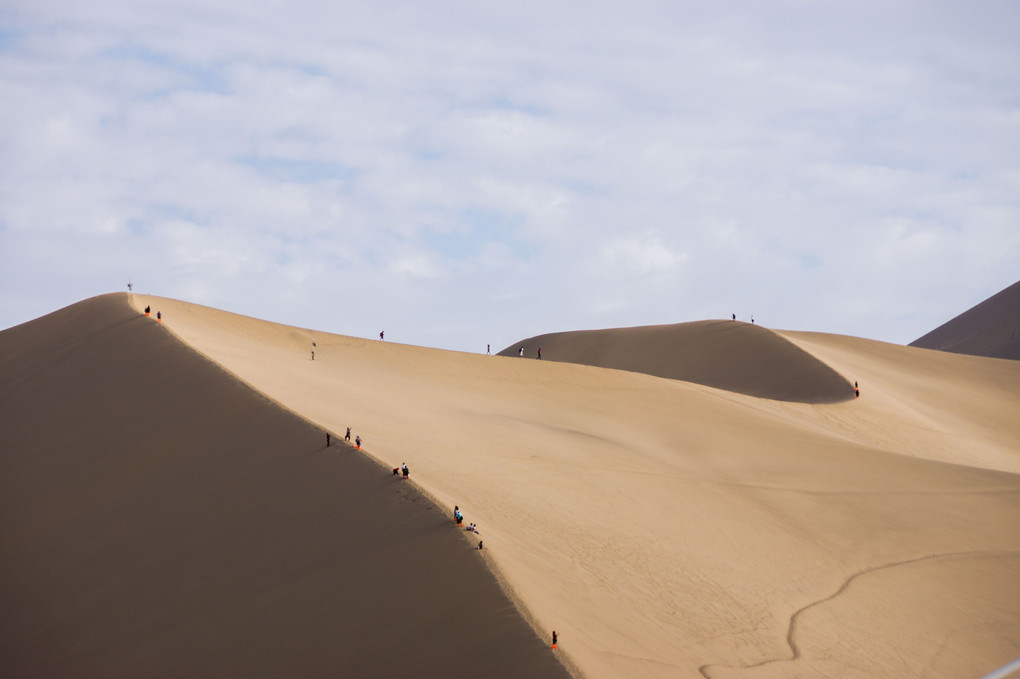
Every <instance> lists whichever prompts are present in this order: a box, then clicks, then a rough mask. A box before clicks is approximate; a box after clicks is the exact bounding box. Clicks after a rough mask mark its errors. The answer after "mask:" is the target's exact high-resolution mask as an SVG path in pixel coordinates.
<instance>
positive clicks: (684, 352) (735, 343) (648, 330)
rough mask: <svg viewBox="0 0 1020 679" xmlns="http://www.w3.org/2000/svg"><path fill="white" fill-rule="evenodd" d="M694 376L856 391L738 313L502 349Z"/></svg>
mask: <svg viewBox="0 0 1020 679" xmlns="http://www.w3.org/2000/svg"><path fill="white" fill-rule="evenodd" d="M521 350H523V351H524V356H526V357H529V358H530V357H537V356H538V352H539V351H541V352H542V360H552V361H565V362H567V363H580V364H583V365H591V366H597V367H600V368H616V369H619V370H629V371H632V372H639V373H645V374H648V375H655V376H656V377H667V378H670V379H674V380H684V381H685V382H696V383H697V384H704V385H706V386H709V387H716V388H717V389H725V390H726V391H732V392H736V393H738V394H747V395H749V396H758V397H759V398H770V399H778V400H781V401H797V402H801V403H836V402H839V401H847V400H849V399H851V398H853V397H854V388H853V386H852V385H851V384H850V383H849V382H848V381H847V380H846V379H845V378H844V377H842V376H840V375H839V373H837V372H836V371H835V370H833V369H832V368H830V367H829V366H827V365H826V364H824V363H822V362H821V361H819V360H818V359H817V358H815V357H814V356H812V355H811V354H809V353H807V352H806V351H803V350H802V349H800V348H798V347H797V346H796V345H795V344H793V343H791V342H789V341H787V340H786V339H785V338H783V337H782V336H780V335H778V334H776V333H774V332H771V331H769V330H766V329H765V328H762V327H761V326H757V325H753V324H750V323H741V322H737V321H695V322H692V323H677V324H674V325H649V326H644V327H639V328H609V329H605V330H575V331H572V332H558V333H550V334H546V335H539V336H537V337H531V338H529V339H526V340H524V341H522V342H519V343H517V344H513V345H511V346H509V347H507V348H506V349H504V350H502V351H501V352H499V355H501V356H520V352H521Z"/></svg>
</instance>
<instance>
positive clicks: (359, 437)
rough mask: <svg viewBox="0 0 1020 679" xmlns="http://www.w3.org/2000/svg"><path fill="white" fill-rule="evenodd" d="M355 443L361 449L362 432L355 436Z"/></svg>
mask: <svg viewBox="0 0 1020 679" xmlns="http://www.w3.org/2000/svg"><path fill="white" fill-rule="evenodd" d="M354 445H356V446H357V447H358V450H361V435H360V434H359V435H358V436H356V437H354Z"/></svg>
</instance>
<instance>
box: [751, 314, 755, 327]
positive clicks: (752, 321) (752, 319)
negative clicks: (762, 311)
mask: <svg viewBox="0 0 1020 679" xmlns="http://www.w3.org/2000/svg"><path fill="white" fill-rule="evenodd" d="M751 325H754V316H751Z"/></svg>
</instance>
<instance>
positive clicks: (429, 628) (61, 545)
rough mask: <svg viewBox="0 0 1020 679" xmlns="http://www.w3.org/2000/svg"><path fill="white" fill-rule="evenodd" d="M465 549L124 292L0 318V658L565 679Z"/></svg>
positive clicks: (225, 670)
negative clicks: (39, 313)
mask: <svg viewBox="0 0 1020 679" xmlns="http://www.w3.org/2000/svg"><path fill="white" fill-rule="evenodd" d="M472 546H473V545H472V544H471V543H470V542H469V541H467V540H466V539H465V538H464V536H463V533H462V531H458V530H457V529H456V528H455V527H454V526H453V523H452V520H451V518H450V517H449V515H448V514H447V513H446V511H445V510H441V509H439V508H437V507H436V506H434V505H433V504H432V503H430V502H429V501H428V500H427V498H426V497H424V496H423V495H421V493H419V492H418V491H417V490H416V489H415V488H414V487H413V486H412V484H410V483H406V482H404V481H402V480H400V479H399V478H396V477H393V476H392V475H390V474H389V473H388V470H385V469H382V468H380V467H379V465H378V464H377V463H375V462H374V461H372V460H370V459H368V458H366V457H365V456H362V455H360V454H358V453H356V452H354V451H353V450H352V449H351V448H349V447H346V446H342V445H334V446H331V447H329V448H326V447H325V437H324V435H323V432H322V431H321V430H320V429H319V428H317V427H314V426H312V425H310V424H308V423H307V422H306V421H304V420H302V419H299V418H297V417H295V416H293V415H292V414H291V413H289V412H287V411H285V410H283V409H281V408H279V407H278V406H277V405H276V404H274V403H273V402H271V401H270V400H268V399H266V398H264V397H262V396H260V395H259V394H257V393H256V392H254V391H253V390H252V389H250V388H249V387H247V386H246V385H244V384H242V383H241V382H239V381H237V380H236V379H234V378H232V377H231V376H229V375H228V374H227V373H225V372H224V371H223V370H222V369H220V368H218V367H217V366H216V365H214V364H212V363H210V362H209V361H207V360H206V359H204V358H203V357H202V356H200V355H199V354H197V353H196V352H194V351H193V350H191V349H189V348H188V347H186V346H185V345H183V344H182V343H181V342H179V341H178V340H177V339H176V338H175V337H174V336H173V335H172V334H170V333H169V332H168V331H167V329H166V328H165V327H163V326H160V325H158V324H157V323H156V322H155V320H154V319H152V318H145V317H143V316H141V315H139V314H138V313H137V312H136V311H135V310H134V309H132V308H131V307H130V306H129V305H128V304H127V300H126V297H125V295H108V296H103V297H100V298H95V299H92V300H87V301H85V302H82V303H79V304H76V305H73V306H71V307H68V308H67V309H63V310H61V311H58V312H56V313H53V314H50V315H48V316H45V317H43V318H40V319H37V320H35V321H32V322H30V323H26V324H23V325H21V326H18V327H15V328H11V329H8V330H5V331H4V332H2V333H0V676H2V677H5V678H11V677H33V678H34V677H74V678H80V677H103V678H109V677H131V678H136V677H182V678H183V677H188V678H193V677H379V678H380V679H382V678H390V677H415V678H417V677H437V678H439V677H442V678H444V679H445V678H447V677H464V678H465V679H466V678H469V677H470V678H472V679H474V678H475V677H506V678H508V679H510V678H517V677H522V676H526V677H567V676H568V674H567V672H566V671H565V670H564V669H563V667H562V665H561V664H560V663H559V661H558V658H557V657H556V656H555V655H554V654H553V652H552V650H551V649H549V648H548V647H547V645H546V641H545V640H544V639H539V637H538V636H536V635H535V633H534V631H533V630H532V628H531V627H530V626H529V625H528V624H527V622H526V621H525V620H524V619H523V618H522V617H521V616H520V614H519V612H518V610H517V608H516V607H515V606H514V604H513V603H512V602H511V600H510V599H508V598H507V597H506V596H505V594H504V592H503V590H501V588H500V586H499V584H498V582H497V580H496V579H495V578H494V577H493V575H492V573H491V571H490V570H489V569H488V567H487V565H486V563H485V561H484V558H483V555H482V553H481V552H479V551H477V550H475V549H472Z"/></svg>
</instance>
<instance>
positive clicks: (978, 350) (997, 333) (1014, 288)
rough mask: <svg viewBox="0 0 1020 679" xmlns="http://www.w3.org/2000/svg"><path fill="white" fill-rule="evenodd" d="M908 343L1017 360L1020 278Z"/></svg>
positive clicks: (1019, 347)
mask: <svg viewBox="0 0 1020 679" xmlns="http://www.w3.org/2000/svg"><path fill="white" fill-rule="evenodd" d="M910 346H912V347H920V348H922V349H938V350H939V351H952V352H954V353H957V354H970V355H972V356H989V357H992V358H1009V359H1013V360H1020V281H1017V282H1016V283H1014V284H1013V285H1011V286H1009V287H1008V288H1006V289H1005V290H1002V291H1001V292H998V293H996V294H995V295H992V296H991V297H989V298H988V299H986V300H985V301H983V302H981V303H980V304H978V305H976V306H973V307H971V308H970V309H968V310H967V311H964V312H963V313H962V314H960V315H959V316H957V317H956V318H954V319H952V320H950V321H948V322H946V323H944V324H942V325H940V326H939V327H937V328H935V329H934V330H932V331H931V332H929V333H928V334H926V335H924V336H922V337H919V338H918V339H916V340H914V341H913V342H911V343H910Z"/></svg>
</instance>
